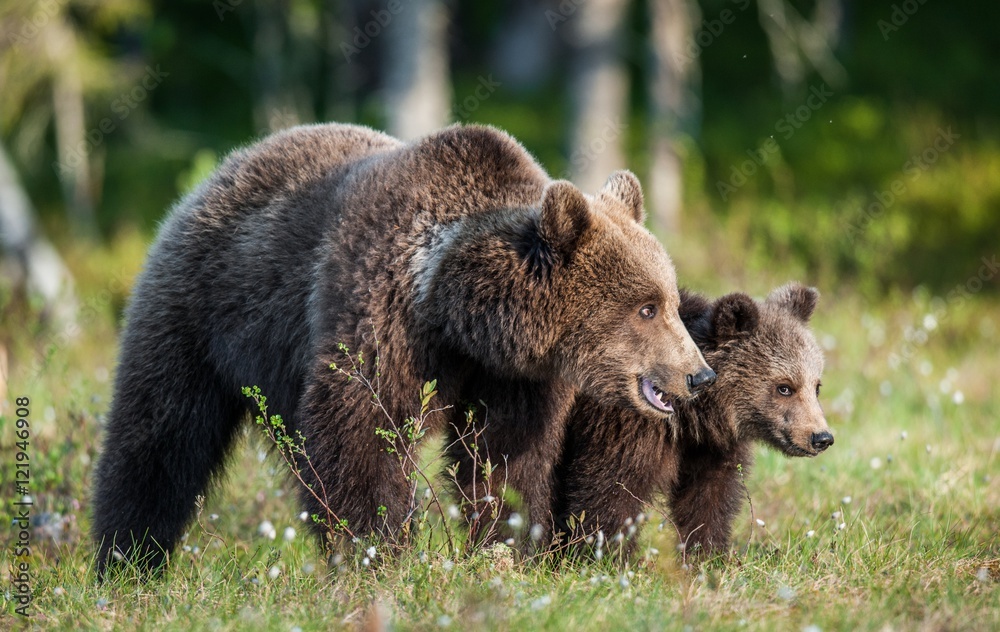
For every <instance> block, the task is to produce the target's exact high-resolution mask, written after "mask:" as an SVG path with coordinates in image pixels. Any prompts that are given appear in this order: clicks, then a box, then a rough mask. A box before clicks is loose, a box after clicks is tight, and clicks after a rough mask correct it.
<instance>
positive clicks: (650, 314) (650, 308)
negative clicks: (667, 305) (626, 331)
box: [639, 305, 656, 320]
mask: <svg viewBox="0 0 1000 632" xmlns="http://www.w3.org/2000/svg"><path fill="white" fill-rule="evenodd" d="M639 316H642V317H643V318H645V319H646V320H651V319H653V318H656V305H643V306H642V308H641V309H639Z"/></svg>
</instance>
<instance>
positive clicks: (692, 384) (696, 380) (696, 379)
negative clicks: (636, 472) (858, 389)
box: [687, 367, 833, 443]
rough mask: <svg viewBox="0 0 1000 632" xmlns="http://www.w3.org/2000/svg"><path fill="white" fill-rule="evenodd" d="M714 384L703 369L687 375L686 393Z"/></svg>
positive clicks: (713, 374)
mask: <svg viewBox="0 0 1000 632" xmlns="http://www.w3.org/2000/svg"><path fill="white" fill-rule="evenodd" d="M714 383H715V371H713V370H712V369H710V368H709V367H705V368H704V369H702V370H700V371H698V372H697V373H695V374H688V376H687V387H688V391H690V393H691V394H692V395H696V394H698V393H700V392H701V391H703V390H705V389H706V388H708V387H709V386H711V385H712V384H714ZM815 440H816V439H815V435H813V441H815ZM830 441H831V443H832V442H833V439H832V438H831V440H830Z"/></svg>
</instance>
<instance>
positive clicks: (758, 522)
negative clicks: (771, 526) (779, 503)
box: [757, 518, 764, 527]
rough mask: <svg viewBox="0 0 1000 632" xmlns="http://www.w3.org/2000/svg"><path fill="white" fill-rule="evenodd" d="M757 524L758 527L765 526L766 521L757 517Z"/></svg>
mask: <svg viewBox="0 0 1000 632" xmlns="http://www.w3.org/2000/svg"><path fill="white" fill-rule="evenodd" d="M757 526H758V527H763V526H764V521H763V520H761V519H760V518H757Z"/></svg>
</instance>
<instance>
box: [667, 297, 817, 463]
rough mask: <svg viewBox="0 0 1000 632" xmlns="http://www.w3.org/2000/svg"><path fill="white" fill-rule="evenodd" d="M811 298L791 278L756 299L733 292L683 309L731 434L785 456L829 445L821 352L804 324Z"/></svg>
mask: <svg viewBox="0 0 1000 632" xmlns="http://www.w3.org/2000/svg"><path fill="white" fill-rule="evenodd" d="M818 299H819V293H818V292H817V291H816V290H815V289H814V288H809V287H804V286H802V285H799V284H795V283H792V284H789V285H786V286H784V287H781V288H778V289H777V290H774V291H773V292H771V294H770V295H769V296H768V297H767V299H766V300H764V301H763V302H756V301H754V300H753V299H751V298H750V297H749V296H747V295H746V294H743V293H733V294H728V295H726V296H723V297H721V298H719V299H718V300H717V301H716V302H715V304H714V305H712V306H711V309H709V310H705V311H704V312H703V315H702V316H700V317H697V318H690V319H689V318H688V317H687V315H685V322H686V324H687V325H688V327H689V329H690V331H691V333H692V336H694V338H695V340H697V341H698V343H699V345H700V346H701V347H702V350H703V351H704V352H705V357H706V358H707V359H708V361H709V362H710V363H712V366H713V367H715V369H716V370H717V371H718V378H717V380H716V383H715V385H714V386H713V387H712V389H711V390H710V391H709V395H708V397H709V398H711V400H712V404H713V406H712V407H713V409H715V410H716V411H718V412H720V413H721V415H722V416H723V417H724V418H725V419H726V422H727V426H728V431H729V434H731V435H732V436H737V437H742V438H748V439H754V440H758V441H762V442H764V443H766V444H768V445H771V446H773V447H775V448H777V449H778V450H780V451H781V452H783V453H784V454H786V455H788V456H816V455H817V454H819V453H820V452H822V451H823V450H825V449H826V448H828V447H829V446H831V445H832V444H833V435H831V434H830V428H829V426H827V423H826V418H825V416H824V415H823V409H822V407H821V406H820V403H819V391H820V379H821V377H822V375H823V352H822V350H821V349H820V347H819V345H818V344H817V343H816V339H815V338H814V337H813V335H812V332H810V330H809V327H808V323H809V318H810V317H811V316H812V313H813V310H814V309H815V307H816V302H817V300H818ZM682 311H684V310H683V308H682Z"/></svg>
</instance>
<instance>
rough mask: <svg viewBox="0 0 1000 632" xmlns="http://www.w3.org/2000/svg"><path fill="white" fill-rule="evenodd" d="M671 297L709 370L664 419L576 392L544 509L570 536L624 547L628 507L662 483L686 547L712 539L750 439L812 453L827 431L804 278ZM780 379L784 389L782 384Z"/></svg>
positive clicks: (732, 508)
mask: <svg viewBox="0 0 1000 632" xmlns="http://www.w3.org/2000/svg"><path fill="white" fill-rule="evenodd" d="M681 296H682V300H681V307H680V313H681V317H682V318H683V320H684V322H685V325H686V326H687V327H688V329H689V331H690V332H691V334H692V337H693V338H694V339H695V341H696V342H697V343H698V345H699V347H700V348H701V349H702V351H703V353H704V354H705V358H706V360H708V362H709V364H710V365H711V366H712V367H713V368H714V369H715V370H716V372H717V375H718V378H717V381H716V383H715V385H714V386H712V387H711V388H709V389H707V390H706V391H705V392H704V393H703V394H702V395H700V396H699V397H698V398H697V399H695V400H692V401H689V402H685V403H682V404H681V405H680V407H679V409H678V412H677V418H676V419H675V420H673V423H671V424H665V423H655V422H654V423H648V422H646V421H645V420H643V419H641V418H639V417H637V416H636V415H635V414H634V413H633V412H632V411H629V410H626V409H624V408H621V407H616V406H613V405H607V404H605V403H603V402H601V401H600V400H599V399H596V398H593V397H590V396H587V395H584V396H581V397H580V398H578V400H577V401H576V403H575V405H574V408H573V411H572V413H571V421H570V422H569V426H568V429H567V440H566V452H565V453H564V456H563V462H562V464H561V467H560V479H561V481H560V494H559V498H558V500H557V508H556V510H555V512H556V514H557V515H558V516H559V517H560V523H561V527H562V528H563V530H564V531H565V532H566V533H567V534H568V537H569V540H570V541H572V542H577V543H579V542H580V541H581V539H582V538H584V537H587V536H593V535H594V534H595V533H596V532H597V531H599V530H601V531H603V533H604V534H605V535H606V536H607V537H608V538H609V541H610V543H611V544H610V546H611V547H612V549H613V550H618V551H619V552H622V551H621V550H622V549H623V552H624V553H625V554H628V553H630V552H631V550H632V548H633V547H634V543H635V537H634V536H635V534H636V532H637V527H638V525H637V524H636V523H635V521H636V519H637V517H639V516H640V514H641V513H642V511H643V508H644V505H645V504H646V503H649V502H650V501H651V500H652V499H653V496H654V494H655V493H656V492H657V491H662V492H663V493H664V494H665V495H666V498H667V504H668V507H669V510H670V515H671V518H672V520H673V523H674V525H675V526H676V528H677V530H678V534H679V537H680V540H681V542H682V543H685V544H686V547H687V549H688V550H689V551H691V550H698V549H703V550H704V551H709V552H712V551H720V550H723V549H725V548H726V547H728V545H729V540H730V533H731V529H732V522H733V519H734V518H735V516H736V515H737V514H738V513H739V510H740V508H741V506H742V503H743V498H744V490H743V486H742V481H741V478H740V471H739V469H738V466H741V469H742V472H743V474H744V475H745V474H746V473H747V472H748V470H749V467H750V465H751V462H752V456H753V453H752V443H753V442H754V441H760V442H763V443H765V444H768V445H770V446H772V447H775V448H777V449H779V450H781V451H782V452H783V453H784V454H786V455H788V456H815V455H816V454H818V453H819V452H820V451H822V450H823V449H825V447H826V446H827V445H828V444H829V443H832V441H833V438H832V436H829V433H828V428H827V425H826V420H825V419H824V416H823V411H822V409H821V408H820V404H819V400H818V397H817V395H818V388H819V380H820V376H821V375H822V371H823V355H822V352H821V350H820V348H819V346H818V345H817V344H816V342H815V340H814V338H813V336H812V334H811V333H810V332H809V330H808V328H807V322H808V319H809V317H810V315H811V314H812V311H813V309H814V308H815V305H816V299H817V297H818V294H817V292H816V291H815V290H814V289H811V288H805V287H802V286H799V285H795V284H792V285H788V286H785V287H783V288H780V289H778V290H775V291H774V292H772V293H771V295H770V296H769V297H768V298H767V300H766V301H764V302H762V303H757V302H754V301H753V300H752V299H750V298H749V297H748V296H746V295H745V294H730V295H727V296H724V297H722V298H720V299H718V300H717V301H715V302H714V303H710V302H708V301H706V300H705V299H704V298H702V297H700V296H698V295H695V294H690V293H687V292H682V294H681ZM784 386H788V387H791V390H792V391H793V392H792V393H791V394H790V395H783V394H781V393H780V392H779V391H778V389H779V388H782V387H784ZM824 433H826V434H824ZM814 440H815V441H816V442H817V443H816V445H815V446H814V445H813V442H814ZM827 441H828V442H829V443H827ZM581 515H582V516H583V520H582V522H581V521H580V520H579V518H580V516H581ZM571 516H573V517H575V518H574V519H571V518H570V517H571ZM619 533H621V534H622V535H621V536H618V535H617V534H619ZM592 541H593V540H592ZM574 548H576V547H574Z"/></svg>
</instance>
